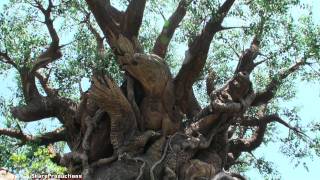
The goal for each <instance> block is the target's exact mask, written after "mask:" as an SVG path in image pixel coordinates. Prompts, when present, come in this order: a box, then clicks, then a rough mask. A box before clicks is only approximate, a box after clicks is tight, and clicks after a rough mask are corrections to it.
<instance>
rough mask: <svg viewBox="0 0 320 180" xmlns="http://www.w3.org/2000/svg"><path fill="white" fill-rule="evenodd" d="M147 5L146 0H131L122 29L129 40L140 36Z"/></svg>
mask: <svg viewBox="0 0 320 180" xmlns="http://www.w3.org/2000/svg"><path fill="white" fill-rule="evenodd" d="M145 6H146V0H131V1H130V3H129V5H128V7H127V10H126V12H125V18H124V19H125V22H124V23H123V24H122V27H121V30H122V32H123V34H124V36H126V37H127V38H128V39H129V40H132V38H133V37H135V38H137V37H138V34H139V29H140V26H141V23H142V18H143V12H144V9H145Z"/></svg>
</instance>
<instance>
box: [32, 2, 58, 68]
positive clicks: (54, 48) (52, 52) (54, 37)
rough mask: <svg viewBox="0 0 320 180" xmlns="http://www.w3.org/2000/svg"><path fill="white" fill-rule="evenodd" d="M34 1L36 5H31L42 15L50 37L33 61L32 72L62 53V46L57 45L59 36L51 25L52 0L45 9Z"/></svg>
mask: <svg viewBox="0 0 320 180" xmlns="http://www.w3.org/2000/svg"><path fill="white" fill-rule="evenodd" d="M35 3H36V5H33V6H34V7H36V8H38V9H39V10H40V11H41V12H42V14H43V15H44V24H45V25H46V27H47V29H48V31H49V35H50V37H51V44H50V46H49V48H48V49H47V50H45V51H44V52H43V53H41V54H40V55H39V57H38V58H37V60H36V61H34V63H33V68H32V70H31V72H32V73H33V72H35V71H37V70H38V69H40V68H43V67H45V66H46V65H48V64H49V63H52V62H53V61H55V60H57V59H59V58H61V57H62V53H61V52H60V48H61V47H62V46H59V36H58V33H57V31H56V29H55V28H54V26H53V20H52V19H51V12H52V9H53V7H54V6H53V3H52V0H49V5H48V7H47V9H45V8H44V7H43V6H42V4H41V3H40V2H39V1H37V0H35Z"/></svg>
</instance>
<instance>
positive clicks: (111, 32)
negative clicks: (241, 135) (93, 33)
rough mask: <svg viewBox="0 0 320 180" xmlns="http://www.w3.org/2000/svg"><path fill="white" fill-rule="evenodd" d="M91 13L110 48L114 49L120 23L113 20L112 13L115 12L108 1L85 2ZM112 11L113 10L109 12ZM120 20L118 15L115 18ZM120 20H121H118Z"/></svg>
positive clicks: (92, 0)
mask: <svg viewBox="0 0 320 180" xmlns="http://www.w3.org/2000/svg"><path fill="white" fill-rule="evenodd" d="M86 2H87V4H88V6H89V8H90V10H91V12H92V13H93V15H94V17H95V19H96V21H97V23H98V25H99V26H100V28H101V30H102V32H103V33H104V35H105V37H106V38H107V41H108V43H109V45H110V47H111V48H117V47H116V44H117V43H116V40H117V39H118V37H119V35H120V27H119V26H120V23H121V22H119V21H117V19H116V18H115V16H114V15H115V14H114V12H116V11H113V10H115V9H114V8H112V6H111V5H110V1H105V0H86ZM111 9H113V10H111ZM116 17H118V18H120V17H119V16H118V15H117V16H116ZM120 19H121V18H120Z"/></svg>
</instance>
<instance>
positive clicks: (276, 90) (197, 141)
mask: <svg viewBox="0 0 320 180" xmlns="http://www.w3.org/2000/svg"><path fill="white" fill-rule="evenodd" d="M162 3H163V4H162ZM7 7H8V8H7V10H5V11H4V12H3V13H2V14H1V22H0V23H1V33H0V37H1V44H0V49H1V53H0V57H1V59H0V60H1V62H2V64H1V72H2V73H6V72H7V73H8V72H9V70H11V69H12V68H13V69H14V70H15V71H14V72H15V73H16V74H17V75H18V77H17V83H18V90H17V97H16V99H15V101H13V102H12V103H8V102H7V101H4V103H3V104H2V108H3V109H5V110H3V112H6V114H5V116H6V118H7V119H8V120H7V121H8V122H11V123H8V124H7V126H8V128H1V129H0V134H1V135H5V136H8V137H11V138H15V139H17V140H20V142H19V143H18V144H13V142H16V140H13V139H10V138H9V139H8V137H4V136H3V137H2V140H1V141H3V142H6V143H7V144H8V147H12V146H24V147H36V148H38V147H39V146H40V147H47V148H44V149H45V150H44V151H41V152H43V153H45V154H49V157H50V158H51V160H52V161H53V162H55V163H57V164H58V165H60V166H63V167H66V168H67V169H68V171H70V172H72V173H82V174H83V176H84V177H85V179H99V178H103V179H108V178H110V177H112V179H119V180H120V179H121V180H124V179H152V180H154V179H177V178H178V179H200V178H207V179H208V178H214V177H215V179H219V178H222V177H223V176H224V177H225V178H229V179H232V177H234V178H238V179H243V177H242V176H241V175H239V174H236V173H231V171H230V173H225V172H224V171H223V170H227V171H228V170H232V168H235V167H238V170H241V167H242V168H243V167H244V166H245V165H243V162H242V161H250V158H248V157H245V155H248V154H249V155H250V154H251V152H252V151H254V150H255V149H257V148H258V147H259V146H260V145H261V144H262V143H263V141H264V140H265V142H268V141H270V140H272V133H274V131H275V130H274V128H273V127H274V123H273V122H277V123H280V124H282V125H283V126H285V127H287V128H289V129H290V131H291V132H293V133H289V137H288V138H286V139H284V140H283V141H285V142H286V143H288V144H291V145H292V144H294V143H295V142H297V141H304V142H305V144H307V145H308V146H310V147H309V148H308V150H309V151H312V150H315V152H316V153H319V152H318V150H319V143H318V142H319V139H316V138H317V137H314V138H315V139H314V141H313V142H312V143H310V140H309V139H308V138H309V137H308V136H307V135H306V134H305V133H304V131H306V130H304V129H302V128H300V127H299V119H298V118H296V116H295V110H294V109H293V110H292V111H290V110H288V109H285V108H280V106H279V101H280V100H289V99H291V98H293V97H294V95H295V94H294V91H293V90H291V89H290V88H292V87H294V85H295V83H296V82H298V81H299V80H303V79H306V80H308V81H313V80H317V79H318V78H319V76H318V73H319V72H318V70H317V68H319V59H320V58H319V57H320V54H319V50H318V49H319V42H320V41H319V37H320V36H319V35H320V29H319V26H317V25H316V24H314V23H313V22H312V19H311V17H312V16H311V14H306V15H305V16H303V17H301V18H300V19H299V20H297V19H295V18H294V17H292V13H291V12H292V8H294V7H296V8H300V10H303V11H305V12H310V9H308V7H307V6H304V5H303V4H302V3H300V2H299V1H298V0H286V1H272V2H270V1H267V0H259V1H236V0H224V1H222V2H220V1H214V2H211V1H200V0H193V1H192V0H180V1H179V2H176V1H170V0H168V1H159V2H158V1H152V0H150V1H148V2H147V1H146V0H130V1H119V2H116V3H115V2H114V3H111V2H110V1H109V0H86V1H85V2H83V1H81V0H80V1H75V0H69V1H57V2H56V1H53V0H48V1H47V2H46V1H44V2H42V1H38V0H14V1H12V2H11V4H9V5H8V6H7ZM172 7H174V9H173V10H172ZM15 12H21V13H15ZM159 17H160V18H161V17H162V18H163V22H164V25H163V27H162V30H160V32H159V34H158V35H157V31H158V30H157V29H156V27H157V26H159V24H157V25H154V23H156V22H157V20H154V19H155V18H158V20H159V21H160V22H161V21H162V20H161V19H159ZM167 17H169V18H167ZM232 18H233V19H232ZM57 21H58V22H57ZM238 21H241V22H243V23H240V24H241V25H239V26H238V27H237V23H238ZM55 22H56V23H55ZM231 24H236V25H234V26H231ZM238 24H239V23H238ZM40 25H42V26H40ZM40 27H45V28H46V30H47V32H48V33H46V32H45V31H44V30H43V28H40ZM59 32H60V33H59ZM63 33H68V35H69V36H64V37H63V38H64V39H61V36H62V35H63ZM48 35H49V36H48ZM48 40H49V42H50V43H49V44H48V43H47V42H48ZM62 41H63V42H64V43H65V44H63V43H61V42H62ZM67 42H69V43H67ZM185 42H188V46H187V50H186V52H185V57H184V60H183V62H182V63H181V67H180V66H177V65H175V63H177V62H179V60H177V57H176V56H175V55H177V54H178V53H179V51H181V50H176V49H179V48H176V47H181V44H182V43H185ZM45 44H48V45H47V47H44V45H45ZM175 46H176V47H175ZM241 46H246V47H247V48H246V49H245V50H241ZM208 59H210V60H208ZM235 62H236V63H235ZM235 64H236V65H235ZM298 71H299V74H298ZM86 78H87V79H90V82H89V83H88V84H90V87H89V88H88V90H85V91H84V90H82V87H81V84H82V85H83V79H86ZM77 86H78V87H79V90H77V88H76V87H77ZM204 86H205V87H204ZM199 99H200V101H199ZM9 108H10V113H8V109H9ZM284 112H286V113H284ZM280 114H283V115H284V116H286V117H287V118H288V119H291V120H295V121H296V122H295V123H296V125H294V126H293V125H290V123H288V122H286V121H285V120H283V119H282V118H281V116H280ZM46 118H56V119H58V120H59V122H60V124H61V127H59V128H57V129H55V130H53V131H48V132H45V133H40V134H39V135H31V134H26V133H24V131H23V128H24V127H25V125H26V124H27V123H29V122H34V121H41V120H43V119H46ZM14 120H18V121H19V122H16V123H13V122H15V121H14ZM21 124H22V125H21ZM21 126H23V127H21ZM317 127H319V124H317V123H314V124H313V128H314V129H315V130H317V131H318V130H319V128H317ZM266 137H269V139H266ZM270 138H271V139H270ZM57 142H66V143H67V145H68V147H69V148H70V151H71V152H70V153H66V154H63V155H61V154H60V153H61V152H62V150H61V148H60V151H59V148H58V150H57V149H56V148H57V146H56V145H54V144H56V143H57ZM291 147H293V146H291ZM4 148H5V147H4ZM298 148H299V147H298V146H296V147H295V149H294V150H296V149H298ZM288 154H289V153H288ZM301 154H302V155H301ZM290 155H291V156H296V155H297V154H296V153H295V152H294V153H292V154H290ZM301 156H303V153H300V158H301ZM7 157H8V155H7ZM296 157H299V156H296ZM251 160H252V158H251ZM257 161H258V160H257ZM259 162H260V161H259ZM259 165H260V166H261V164H257V166H259ZM267 170H268V169H267Z"/></svg>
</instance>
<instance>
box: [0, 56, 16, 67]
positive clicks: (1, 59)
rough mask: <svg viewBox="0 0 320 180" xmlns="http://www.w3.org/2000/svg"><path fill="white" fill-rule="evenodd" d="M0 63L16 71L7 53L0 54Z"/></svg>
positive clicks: (14, 64)
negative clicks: (8, 65) (10, 66)
mask: <svg viewBox="0 0 320 180" xmlns="http://www.w3.org/2000/svg"><path fill="white" fill-rule="evenodd" d="M0 61H2V62H4V63H6V64H10V65H12V66H13V67H14V68H16V69H17V70H19V69H18V66H17V64H16V63H15V62H14V61H13V60H12V59H11V58H10V57H9V55H8V53H7V52H0Z"/></svg>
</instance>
